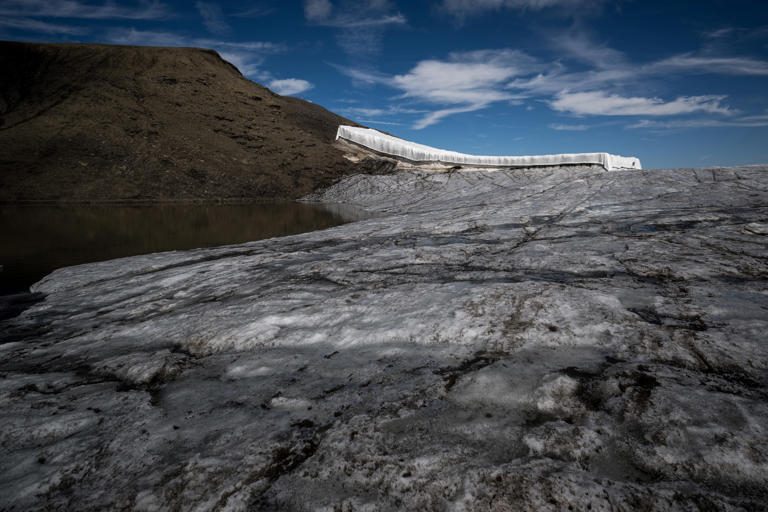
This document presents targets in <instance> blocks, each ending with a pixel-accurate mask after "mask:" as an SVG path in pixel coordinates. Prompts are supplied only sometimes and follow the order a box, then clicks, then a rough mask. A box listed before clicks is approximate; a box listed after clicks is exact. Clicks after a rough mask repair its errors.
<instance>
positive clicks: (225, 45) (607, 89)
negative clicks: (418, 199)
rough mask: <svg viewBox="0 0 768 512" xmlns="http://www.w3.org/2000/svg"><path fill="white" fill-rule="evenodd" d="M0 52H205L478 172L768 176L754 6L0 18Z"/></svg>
mask: <svg viewBox="0 0 768 512" xmlns="http://www.w3.org/2000/svg"><path fill="white" fill-rule="evenodd" d="M0 38H1V39H15V40H32V41H70V42H75V41H82V42H104V43H117V44H142V45H158V46H201V47H211V48H214V49H216V50H217V51H219V53H221V54H222V56H223V57H224V58H226V59H227V60H229V61H230V62H232V63H233V64H235V65H236V66H237V67H238V68H239V69H240V70H241V71H242V72H243V74H245V75H246V76H248V77H249V78H251V79H253V80H255V81H257V82H259V83H262V84H265V85H267V86H269V87H271V88H272V89H274V90H275V91H277V92H280V93H283V94H293V95H296V96H299V97H302V98H305V99H308V100H310V101H313V102H315V103H318V104H320V105H323V106H325V107H327V108H329V109H330V110H333V111H335V112H337V113H339V114H342V115H345V116H347V117H350V118H352V119H355V120H357V121H359V122H361V123H363V124H366V125H368V126H370V127H373V128H378V129H381V130H386V131H388V132H390V133H393V134H395V135H398V136H401V137H404V138H407V139H410V140H415V141H417V142H421V143H425V144H430V145H433V146H438V147H442V148H446V149H454V150H458V151H464V152H470V153H476V154H513V155H522V154H543V153H562V152H588V151H608V152H612V153H618V154H624V155H634V156H638V157H640V158H641V160H642V161H643V164H644V166H645V167H646V168H658V167H682V166H695V167H706V166H716V165H740V164H755V163H768V3H766V1H765V0H759V1H741V0H729V1H725V0H699V1H696V2H692V1H691V2H688V1H675V0H672V1H670V0H665V1H654V0H624V1H609V0H412V1H405V0H358V1H352V0H306V1H301V0H295V1H290V0H254V1H246V2H212V1H197V2H195V1H188V2H174V1H170V0H166V1H122V0H113V1H109V2H101V1H96V0H89V1H80V0H59V1H45V0H0Z"/></svg>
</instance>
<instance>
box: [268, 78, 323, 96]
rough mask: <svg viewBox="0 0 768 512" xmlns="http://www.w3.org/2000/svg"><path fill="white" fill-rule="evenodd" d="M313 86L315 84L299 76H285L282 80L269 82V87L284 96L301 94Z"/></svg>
mask: <svg viewBox="0 0 768 512" xmlns="http://www.w3.org/2000/svg"><path fill="white" fill-rule="evenodd" d="M312 87H313V85H312V84H311V83H309V82H307V81H306V80H300V79H298V78H284V79H282V80H272V81H271V82H269V88H270V89H272V90H273V91H275V92H276V93H277V94H282V95H283V96H290V95H293V94H301V93H302V92H305V91H308V90H310V89H311V88H312Z"/></svg>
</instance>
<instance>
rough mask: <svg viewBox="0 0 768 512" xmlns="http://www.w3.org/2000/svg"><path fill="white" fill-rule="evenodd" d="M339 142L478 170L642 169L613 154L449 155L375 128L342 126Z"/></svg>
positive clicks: (629, 159)
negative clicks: (555, 166) (536, 168)
mask: <svg viewBox="0 0 768 512" xmlns="http://www.w3.org/2000/svg"><path fill="white" fill-rule="evenodd" d="M336 139H337V140H338V139H344V140H348V141H351V142H354V143H355V144H359V145H360V146H363V147H366V148H368V149H372V150H374V151H376V152H378V153H383V154H385V155H392V156H397V157H401V158H404V159H406V160H410V161H411V162H440V163H444V164H455V165H470V166H478V167H537V166H553V165H585V164H591V165H601V166H603V167H604V168H605V169H606V170H608V171H615V170H622V169H642V167H641V166H640V160H639V159H638V158H635V157H627V156H617V155H611V154H609V153H573V154H564V155H537V156H478V155H467V154H465V153H458V152H456V151H446V150H444V149H437V148H433V147H430V146H424V145H423V144H417V143H415V142H410V141H407V140H403V139H398V138H397V137H393V136H392V135H387V134H386V133H381V132H380V131H377V130H373V129H371V128H357V127H355V126H345V125H341V126H339V129H338V131H337V132H336Z"/></svg>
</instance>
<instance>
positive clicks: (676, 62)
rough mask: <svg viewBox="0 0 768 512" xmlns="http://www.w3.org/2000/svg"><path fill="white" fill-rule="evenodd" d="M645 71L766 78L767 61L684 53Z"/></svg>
mask: <svg viewBox="0 0 768 512" xmlns="http://www.w3.org/2000/svg"><path fill="white" fill-rule="evenodd" d="M647 69H648V70H649V71H656V72H663V71H667V72H674V71H678V72H689V73H701V74H721V75H744V76H748V75H755V76H768V61H764V60H757V59H753V58H749V57H722V56H711V55H695V54H691V53H686V54H681V55H674V56H672V57H669V58H667V59H663V60H660V61H658V62H655V63H653V64H651V65H650V66H648V68H647Z"/></svg>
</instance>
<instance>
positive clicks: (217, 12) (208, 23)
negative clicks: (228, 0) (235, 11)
mask: <svg viewBox="0 0 768 512" xmlns="http://www.w3.org/2000/svg"><path fill="white" fill-rule="evenodd" d="M195 7H197V11H198V12H199V13H200V16H201V17H202V18H203V24H204V25H205V28H207V29H208V31H209V32H211V33H213V34H226V33H228V32H229V31H230V30H231V29H230V26H229V25H228V24H227V22H226V20H225V19H224V13H223V12H222V11H221V7H219V6H218V5H217V4H212V3H209V2H196V3H195Z"/></svg>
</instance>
